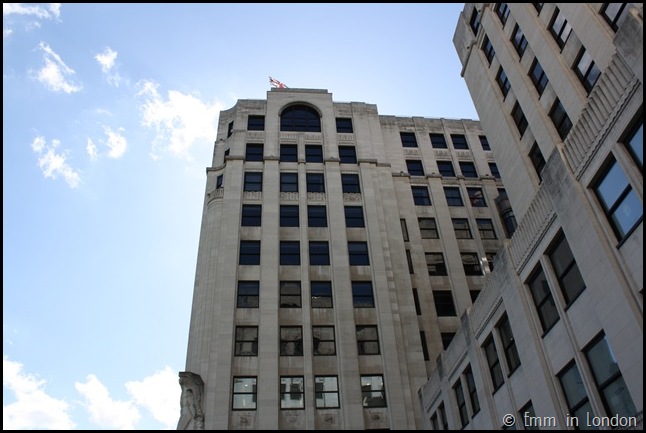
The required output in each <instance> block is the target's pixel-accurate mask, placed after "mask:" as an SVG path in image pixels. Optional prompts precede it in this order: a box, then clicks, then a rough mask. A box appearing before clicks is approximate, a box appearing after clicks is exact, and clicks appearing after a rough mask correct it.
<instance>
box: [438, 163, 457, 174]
mask: <svg viewBox="0 0 646 433" xmlns="http://www.w3.org/2000/svg"><path fill="white" fill-rule="evenodd" d="M437 169H438V170H439V171H440V174H441V175H442V176H444V177H455V170H454V169H453V163H451V161H437Z"/></svg>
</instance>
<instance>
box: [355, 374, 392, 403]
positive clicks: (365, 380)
mask: <svg viewBox="0 0 646 433" xmlns="http://www.w3.org/2000/svg"><path fill="white" fill-rule="evenodd" d="M361 400H362V401H363V407H386V390H385V388H384V377H383V376H382V375H377V376H361Z"/></svg>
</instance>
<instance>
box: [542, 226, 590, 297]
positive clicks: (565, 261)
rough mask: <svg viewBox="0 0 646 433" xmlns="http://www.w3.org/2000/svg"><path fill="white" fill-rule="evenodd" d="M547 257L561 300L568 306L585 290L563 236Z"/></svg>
mask: <svg viewBox="0 0 646 433" xmlns="http://www.w3.org/2000/svg"><path fill="white" fill-rule="evenodd" d="M549 256H550V261H551V262H552V267H553V268H554V273H555V274H556V277H557V278H558V281H559V285H560V286H561V292H562V293H563V298H564V299H565V302H566V303H567V304H568V305H569V304H571V303H572V302H574V300H575V299H576V298H577V296H579V295H580V294H581V292H583V290H585V282H584V281H583V277H582V276H581V272H579V267H578V266H577V264H576V260H574V255H573V254H572V250H570V245H569V244H568V242H567V239H565V236H563V235H561V237H560V239H559V240H558V241H557V242H556V244H555V246H554V247H553V248H552V250H551V252H550V253H549Z"/></svg>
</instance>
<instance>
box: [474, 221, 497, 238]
mask: <svg viewBox="0 0 646 433" xmlns="http://www.w3.org/2000/svg"><path fill="white" fill-rule="evenodd" d="M476 223H477V224H478V231H479V232H480V239H482V240H487V239H498V238H497V237H496V231H495V230H494V229H493V221H492V220H490V219H488V218H476Z"/></svg>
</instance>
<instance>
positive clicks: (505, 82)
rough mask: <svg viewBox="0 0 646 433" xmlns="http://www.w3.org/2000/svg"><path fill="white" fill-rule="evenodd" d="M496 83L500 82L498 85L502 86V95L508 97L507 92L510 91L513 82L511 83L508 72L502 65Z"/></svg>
mask: <svg viewBox="0 0 646 433" xmlns="http://www.w3.org/2000/svg"><path fill="white" fill-rule="evenodd" d="M496 83H498V87H500V91H501V92H502V96H503V97H506V96H507V93H509V89H510V88H511V84H510V83H509V79H507V74H505V70H504V69H503V68H502V66H501V67H499V68H498V74H497V75H496Z"/></svg>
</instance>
